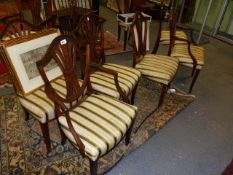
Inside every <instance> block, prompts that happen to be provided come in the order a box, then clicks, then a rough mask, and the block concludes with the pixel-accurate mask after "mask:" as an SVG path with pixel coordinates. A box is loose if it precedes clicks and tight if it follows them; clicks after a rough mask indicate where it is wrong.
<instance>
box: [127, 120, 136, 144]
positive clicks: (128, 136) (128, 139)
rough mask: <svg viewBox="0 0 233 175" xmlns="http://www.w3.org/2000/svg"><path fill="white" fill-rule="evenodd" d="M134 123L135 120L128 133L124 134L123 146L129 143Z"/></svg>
mask: <svg viewBox="0 0 233 175" xmlns="http://www.w3.org/2000/svg"><path fill="white" fill-rule="evenodd" d="M134 121H135V120H133V121H132V123H131V125H130V127H129V129H128V131H127V132H126V134H125V145H128V144H129V143H130V136H131V132H132V130H133V125H134Z"/></svg>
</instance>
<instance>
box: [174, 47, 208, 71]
mask: <svg viewBox="0 0 233 175" xmlns="http://www.w3.org/2000/svg"><path fill="white" fill-rule="evenodd" d="M191 53H192V54H193V56H194V57H195V59H196V60H197V64H198V66H197V68H198V69H201V68H202V66H203V65H204V48H203V47H200V46H194V45H191ZM171 56H173V57H177V58H178V59H179V62H180V63H181V64H183V65H185V66H188V67H193V61H192V58H191V56H190V55H189V52H188V45H186V44H184V45H183V44H179V45H174V47H173V50H172V53H171Z"/></svg>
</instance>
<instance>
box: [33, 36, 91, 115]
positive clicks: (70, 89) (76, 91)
mask: <svg viewBox="0 0 233 175" xmlns="http://www.w3.org/2000/svg"><path fill="white" fill-rule="evenodd" d="M86 50H87V53H86V59H83V58H82V57H83V54H82V51H81V48H80V47H79V45H78V41H77V40H76V39H74V38H73V37H72V36H69V35H61V36H58V37H57V38H55V39H54V40H53V42H52V43H51V45H50V46H49V48H48V50H47V52H46V54H45V56H44V57H43V58H42V59H41V60H40V61H38V62H37V67H38V70H39V72H40V74H41V77H42V79H43V80H44V82H45V92H46V93H47V95H48V97H49V98H50V99H51V100H53V101H54V102H55V110H56V114H57V115H60V114H61V113H66V112H67V111H68V108H67V104H70V105H72V104H76V105H79V104H80V103H81V101H82V98H85V96H86V95H88V94H90V93H91V85H90V81H89V63H90V58H89V56H90V53H89V52H90V49H89V47H87V49H86ZM77 58H79V59H80V61H85V65H86V66H85V73H84V79H83V81H82V83H80V82H79V81H78V77H79V75H78V70H77ZM52 59H54V60H55V62H56V63H57V64H58V66H59V68H60V69H61V71H62V73H63V76H64V79H65V82H66V89H67V92H66V94H65V96H61V95H59V93H58V92H56V90H55V89H54V88H53V87H52V85H51V82H50V81H49V80H48V78H47V75H46V73H45V70H44V68H45V66H46V65H47V64H48V63H49V62H50V61H51V60H52Z"/></svg>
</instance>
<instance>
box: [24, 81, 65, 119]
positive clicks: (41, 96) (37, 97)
mask: <svg viewBox="0 0 233 175" xmlns="http://www.w3.org/2000/svg"><path fill="white" fill-rule="evenodd" d="M52 85H53V87H54V88H55V89H56V90H57V92H58V93H59V94H60V95H61V96H64V95H65V94H66V86H65V80H64V77H60V78H59V79H56V80H55V81H53V82H52ZM19 100H20V103H21V105H22V106H23V107H24V108H25V109H27V111H28V112H29V113H30V114H31V115H33V117H35V118H36V119H37V120H39V121H40V122H41V123H46V122H48V121H49V120H52V119H54V118H55V113H54V103H53V102H52V101H51V100H50V99H49V98H48V97H47V95H46V94H45V91H44V88H43V87H42V88H40V89H38V90H36V91H34V92H32V93H31V94H29V95H27V96H19Z"/></svg>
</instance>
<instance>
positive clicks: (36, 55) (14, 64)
mask: <svg viewBox="0 0 233 175" xmlns="http://www.w3.org/2000/svg"><path fill="white" fill-rule="evenodd" d="M58 35H60V32H59V30H57V29H47V30H44V31H40V32H36V33H33V34H30V35H28V36H23V37H19V38H15V39H12V40H8V41H3V42H1V55H2V57H3V59H4V61H5V63H6V64H7V66H8V68H9V70H10V74H11V77H12V79H13V84H14V86H15V88H16V90H17V93H18V94H20V95H23V96H25V95H28V94H30V93H32V92H33V91H35V90H37V89H38V88H40V87H42V86H43V85H44V81H43V80H42V78H41V76H40V73H39V71H38V70H37V67H36V62H37V61H38V60H39V59H41V58H42V57H43V56H44V54H45V53H46V51H47V49H48V47H49V45H50V43H51V42H52V41H53V39H54V38H56V37H57V36H58ZM45 71H46V74H47V76H48V78H49V80H53V79H56V78H58V77H60V76H61V75H62V72H61V70H60V68H59V67H58V65H57V64H56V62H55V61H53V62H50V63H49V64H48V65H47V66H46V68H45Z"/></svg>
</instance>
